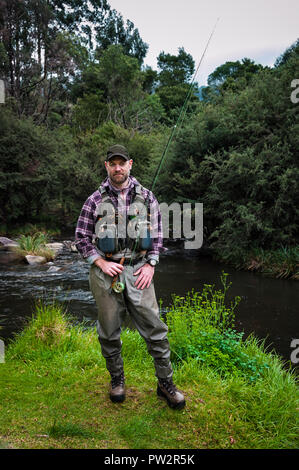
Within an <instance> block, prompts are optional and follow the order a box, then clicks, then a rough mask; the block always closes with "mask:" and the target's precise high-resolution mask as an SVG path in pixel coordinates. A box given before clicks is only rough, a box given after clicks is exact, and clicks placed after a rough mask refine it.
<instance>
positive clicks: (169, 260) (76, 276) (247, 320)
mask: <svg viewBox="0 0 299 470" xmlns="http://www.w3.org/2000/svg"><path fill="white" fill-rule="evenodd" d="M88 270H89V267H88V264H87V263H86V262H85V261H83V260H82V259H81V257H80V256H79V254H78V253H72V252H71V251H70V250H69V249H68V248H66V247H65V248H64V249H63V251H62V253H61V254H60V255H59V256H58V257H57V258H56V260H55V262H54V264H45V265H40V266H30V265H27V264H3V263H2V264H0V328H1V329H0V338H2V339H3V340H4V342H5V343H6V342H7V340H8V339H9V338H11V337H12V336H13V334H14V333H15V332H17V331H20V330H21V329H22V328H23V327H24V325H25V323H26V320H27V319H28V318H30V317H31V315H32V312H33V307H34V303H35V301H36V300H37V299H39V298H43V299H44V300H46V301H48V300H51V299H53V298H55V299H57V300H58V301H61V302H64V303H65V304H66V306H67V307H68V311H69V313H70V314H72V316H74V317H75V318H76V319H77V320H78V321H79V322H81V321H84V322H85V323H87V324H90V325H91V326H92V325H94V324H95V321H96V316H97V311H96V306H95V303H94V300H93V297H92V295H91V293H90V291H89V285H88ZM222 271H224V272H226V273H228V274H229V276H228V280H229V281H230V282H232V286H231V288H230V289H229V291H228V294H227V300H228V303H229V302H230V300H232V299H233V298H234V297H235V296H240V297H241V302H240V304H239V305H238V307H237V308H236V311H235V312H236V322H235V324H236V329H237V330H238V331H244V333H245V336H247V335H248V334H250V333H254V334H255V336H256V337H257V338H260V339H266V345H268V346H269V350H271V349H275V351H276V352H277V353H278V354H279V355H280V356H282V358H283V359H284V360H285V361H290V356H291V352H292V351H293V349H292V348H291V342H292V340H293V339H295V338H299V330H298V306H299V289H298V283H297V282H296V281H290V280H278V279H272V278H267V277H265V276H262V275H260V274H256V273H250V272H246V271H236V270H235V269H233V268H232V267H230V266H227V265H223V264H219V263H217V262H214V261H212V260H211V259H210V258H207V257H195V256H190V252H189V253H187V252H185V251H184V250H182V251H179V250H171V249H170V250H169V252H168V253H167V254H166V255H164V256H162V257H161V260H160V264H159V265H158V266H157V267H156V272H155V278H154V279H155V287H156V294H157V299H162V300H163V307H167V306H168V305H169V304H170V303H171V299H172V294H173V293H175V294H177V295H180V296H183V295H185V294H186V293H187V292H188V291H190V290H191V289H192V288H194V290H196V291H201V289H202V287H203V285H204V284H214V285H215V287H216V288H217V289H220V288H221V287H222V286H221V281H220V276H221V273H222ZM298 342H299V340H298ZM297 356H298V359H299V354H298V355H297ZM293 366H295V364H294V363H293ZM296 368H297V367H296Z"/></svg>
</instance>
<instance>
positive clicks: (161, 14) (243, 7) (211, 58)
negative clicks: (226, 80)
mask: <svg viewBox="0 0 299 470" xmlns="http://www.w3.org/2000/svg"><path fill="white" fill-rule="evenodd" d="M109 4H110V6H111V7H112V8H114V9H115V10H116V11H118V12H119V13H121V14H122V16H123V18H124V20H127V19H129V20H131V21H132V22H133V23H134V25H135V27H136V28H137V29H138V31H139V34H140V36H141V38H142V40H143V41H144V42H146V43H147V44H148V46H149V48H148V52H147V55H146V57H145V60H144V65H150V66H151V67H152V68H153V69H155V70H157V56H158V55H159V53H160V52H162V51H164V52H166V53H170V54H175V55H177V54H178V48H179V47H184V49H185V51H186V52H188V53H189V54H191V55H192V57H193V59H194V61H195V68H196V67H197V66H198V64H199V61H200V59H201V56H202V54H203V51H204V49H205V47H206V44H207V41H208V39H209V36H210V34H211V32H212V30H213V28H214V26H215V24H216V23H217V26H216V30H215V32H214V35H213V37H212V39H211V42H210V45H209V47H208V50H207V52H206V54H205V57H204V59H203V62H202V64H201V66H200V69H199V71H198V74H197V76H196V81H197V82H198V84H199V86H202V85H206V84H207V78H208V76H209V74H210V73H212V72H213V71H214V70H215V69H216V67H218V66H219V65H222V64H224V63H225V62H226V61H236V60H241V59H243V58H244V57H248V58H250V59H252V60H254V61H255V62H256V63H260V64H262V65H264V66H265V65H268V66H272V65H273V64H274V62H275V60H276V59H277V57H279V56H280V55H281V54H282V53H283V52H284V51H285V50H286V49H287V48H288V47H289V46H290V45H291V44H293V43H294V42H295V41H296V40H297V38H298V37H299V2H298V0H109ZM218 18H219V20H218V22H217V19H218Z"/></svg>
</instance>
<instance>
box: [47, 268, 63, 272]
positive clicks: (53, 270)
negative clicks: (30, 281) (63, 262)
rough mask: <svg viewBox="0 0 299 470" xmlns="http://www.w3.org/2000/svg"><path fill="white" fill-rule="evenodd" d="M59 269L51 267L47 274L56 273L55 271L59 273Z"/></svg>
mask: <svg viewBox="0 0 299 470" xmlns="http://www.w3.org/2000/svg"><path fill="white" fill-rule="evenodd" d="M60 270H61V268H60V267H59V266H51V267H50V268H49V269H48V271H47V272H48V273H56V272H57V271H60Z"/></svg>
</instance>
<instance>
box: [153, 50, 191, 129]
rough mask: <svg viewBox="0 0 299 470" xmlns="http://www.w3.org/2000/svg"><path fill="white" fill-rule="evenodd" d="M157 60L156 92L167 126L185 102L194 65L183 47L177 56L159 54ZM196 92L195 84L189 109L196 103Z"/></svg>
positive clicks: (174, 118)
mask: <svg viewBox="0 0 299 470" xmlns="http://www.w3.org/2000/svg"><path fill="white" fill-rule="evenodd" d="M157 60H158V69H159V74H158V86H157V88H156V92H157V93H158V95H159V97H160V100H161V103H162V105H163V107H164V109H165V112H166V115H167V120H166V122H167V123H168V124H169V123H172V122H173V121H175V120H176V118H177V117H178V115H179V112H180V109H181V107H182V106H183V104H184V102H185V99H186V97H187V94H188V92H189V89H190V81H191V78H192V76H193V75H194V69H195V63H194V60H193V58H192V56H191V55H190V54H188V53H187V52H186V51H185V50H184V48H183V47H181V48H179V53H178V55H171V54H165V52H161V53H160V54H159V56H158V58H157ZM197 92H198V87H197V84H193V93H192V94H191V96H190V102H189V109H192V104H194V103H197V102H198V98H197V97H196V93H197Z"/></svg>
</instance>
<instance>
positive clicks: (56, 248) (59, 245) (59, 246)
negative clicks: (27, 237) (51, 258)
mask: <svg viewBox="0 0 299 470" xmlns="http://www.w3.org/2000/svg"><path fill="white" fill-rule="evenodd" d="M63 246H64V245H63V243H46V247H47V248H50V249H51V250H53V251H55V252H56V253H58V252H60V251H62V250H63Z"/></svg>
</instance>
